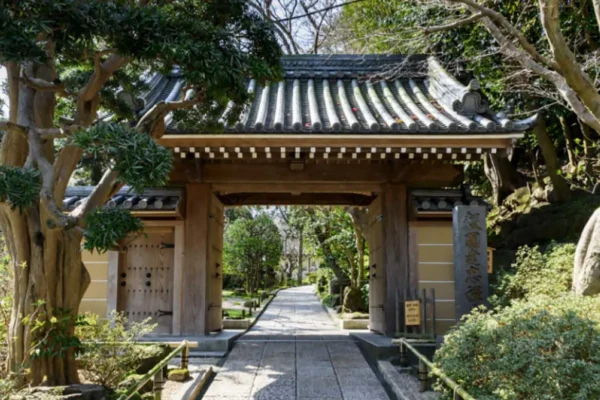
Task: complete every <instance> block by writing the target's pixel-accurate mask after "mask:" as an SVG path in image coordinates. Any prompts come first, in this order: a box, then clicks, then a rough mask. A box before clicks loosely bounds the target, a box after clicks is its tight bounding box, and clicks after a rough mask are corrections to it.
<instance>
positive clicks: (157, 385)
mask: <svg viewBox="0 0 600 400" xmlns="http://www.w3.org/2000/svg"><path fill="white" fill-rule="evenodd" d="M163 370H164V368H160V369H159V370H158V372H157V373H156V374H155V375H154V384H153V386H152V392H153V393H154V400H162V391H163V388H164V386H165V378H164V375H163Z"/></svg>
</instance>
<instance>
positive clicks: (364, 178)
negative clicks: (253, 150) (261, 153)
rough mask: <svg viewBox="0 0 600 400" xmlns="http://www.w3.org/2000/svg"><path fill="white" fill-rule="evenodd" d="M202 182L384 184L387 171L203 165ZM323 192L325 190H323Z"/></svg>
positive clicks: (352, 167)
mask: <svg viewBox="0 0 600 400" xmlns="http://www.w3.org/2000/svg"><path fill="white" fill-rule="evenodd" d="M202 170H203V171H202V179H203V181H204V182H206V183H217V182H223V183H224V182H246V183H269V182H294V183H328V182H355V183H376V182H380V183H383V182H386V181H387V180H388V179H389V177H390V168H389V166H386V165H375V164H374V165H337V164H336V165H334V164H304V166H303V168H302V169H299V170H291V168H290V165H289V164H281V163H280V164H247V165H240V164H205V165H203V166H202ZM324 189H325V188H324Z"/></svg>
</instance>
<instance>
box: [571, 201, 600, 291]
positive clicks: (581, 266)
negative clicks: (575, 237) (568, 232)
mask: <svg viewBox="0 0 600 400" xmlns="http://www.w3.org/2000/svg"><path fill="white" fill-rule="evenodd" d="M573 291H574V292H575V293H577V294H579V295H587V296H591V295H595V294H599V293H600V208H599V209H597V210H596V212H594V214H593V215H592V217H591V218H590V220H589V221H588V223H587V224H586V225H585V228H583V232H582V233H581V238H580V239H579V243H577V249H576V250H575V268H574V269H573Z"/></svg>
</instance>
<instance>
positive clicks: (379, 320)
mask: <svg viewBox="0 0 600 400" xmlns="http://www.w3.org/2000/svg"><path fill="white" fill-rule="evenodd" d="M368 218H369V219H368V220H369V231H368V235H367V236H368V243H369V328H370V329H371V330H373V331H376V332H379V333H384V332H385V298H386V296H385V295H386V282H385V268H384V267H383V247H382V239H383V224H382V220H383V218H382V210H381V197H378V198H376V199H375V200H374V201H373V203H371V205H370V206H369V210H368Z"/></svg>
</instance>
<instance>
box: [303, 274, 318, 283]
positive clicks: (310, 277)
mask: <svg viewBox="0 0 600 400" xmlns="http://www.w3.org/2000/svg"><path fill="white" fill-rule="evenodd" d="M318 279H319V275H318V274H317V273H316V272H311V273H309V274H308V275H306V280H307V281H308V283H309V284H311V285H314V284H315V283H317V280H318Z"/></svg>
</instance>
